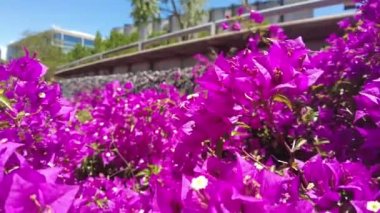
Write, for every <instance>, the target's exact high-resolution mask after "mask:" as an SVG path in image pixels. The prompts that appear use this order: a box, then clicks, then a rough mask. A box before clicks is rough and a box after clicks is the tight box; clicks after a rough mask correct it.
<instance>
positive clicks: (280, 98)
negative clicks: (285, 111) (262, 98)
mask: <svg viewBox="0 0 380 213" xmlns="http://www.w3.org/2000/svg"><path fill="white" fill-rule="evenodd" d="M273 100H274V101H277V102H281V103H284V104H286V106H288V108H289V109H290V110H293V106H292V103H291V102H290V100H289V99H288V98H287V97H286V96H284V95H281V94H276V95H275V96H273Z"/></svg>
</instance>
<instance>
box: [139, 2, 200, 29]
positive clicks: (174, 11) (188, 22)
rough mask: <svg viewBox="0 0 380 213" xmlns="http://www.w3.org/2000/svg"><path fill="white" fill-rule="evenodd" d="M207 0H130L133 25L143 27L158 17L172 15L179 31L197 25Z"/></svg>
mask: <svg viewBox="0 0 380 213" xmlns="http://www.w3.org/2000/svg"><path fill="white" fill-rule="evenodd" d="M206 1H207V0H160V1H157V0H131V5H132V12H131V15H132V17H133V19H134V22H135V25H136V26H138V27H145V26H146V23H147V22H149V21H150V20H154V19H155V18H158V17H160V16H168V15H169V16H170V15H173V16H174V17H175V18H176V19H177V21H178V23H179V26H180V28H181V29H183V28H186V27H190V26H194V25H197V24H198V23H199V22H200V21H202V18H203V16H204V14H205V11H204V6H205V3H206Z"/></svg>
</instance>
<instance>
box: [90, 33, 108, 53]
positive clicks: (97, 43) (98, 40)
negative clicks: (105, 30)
mask: <svg viewBox="0 0 380 213" xmlns="http://www.w3.org/2000/svg"><path fill="white" fill-rule="evenodd" d="M105 49H106V47H105V41H103V38H102V34H100V32H99V31H97V32H96V35H95V40H94V48H93V53H94V54H95V53H100V52H103V51H104V50H105Z"/></svg>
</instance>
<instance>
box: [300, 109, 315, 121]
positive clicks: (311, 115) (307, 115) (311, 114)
mask: <svg viewBox="0 0 380 213" xmlns="http://www.w3.org/2000/svg"><path fill="white" fill-rule="evenodd" d="M301 119H302V121H303V122H304V123H310V122H315V121H317V119H318V112H317V111H314V110H313V109H312V108H311V107H306V110H305V112H304V113H303V114H302V116H301Z"/></svg>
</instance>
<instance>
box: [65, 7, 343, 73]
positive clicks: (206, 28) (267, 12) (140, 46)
mask: <svg viewBox="0 0 380 213" xmlns="http://www.w3.org/2000/svg"><path fill="white" fill-rule="evenodd" d="M344 2H345V0H309V1H303V2H298V3H292V4H287V5H283V6H277V7H273V8H268V9H263V10H260V13H261V14H262V15H263V16H264V17H265V18H268V17H271V16H279V15H285V14H289V13H294V12H299V11H302V10H312V9H318V8H321V7H327V6H332V5H337V4H342V3H344ZM249 16H250V14H249V13H245V14H243V15H242V16H241V18H242V19H248V18H249ZM232 20H233V19H221V20H217V21H214V22H209V23H206V24H202V25H198V26H194V27H189V28H186V29H182V30H179V31H175V32H171V33H167V34H164V35H161V36H158V37H154V38H150V39H147V40H142V41H138V42H135V43H131V44H127V45H123V46H120V47H117V48H115V49H111V50H108V51H105V52H101V53H97V54H94V55H90V56H87V57H84V58H81V59H79V60H76V61H73V62H71V63H68V64H65V65H63V66H60V67H58V70H62V69H67V68H70V67H75V66H78V65H82V64H85V63H90V62H93V61H97V60H102V59H106V58H108V57H107V56H109V55H111V54H117V53H121V52H123V51H127V50H131V49H136V50H137V51H142V50H145V49H149V45H152V44H157V43H160V42H165V41H168V40H169V39H173V38H181V37H184V36H187V37H188V36H190V35H192V34H194V33H200V32H207V33H208V35H209V36H214V35H216V34H218V33H219V31H218V30H217V29H218V27H219V26H220V24H222V23H224V22H231V21H232ZM178 42H181V40H180V41H178ZM58 72H59V71H58Z"/></svg>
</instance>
